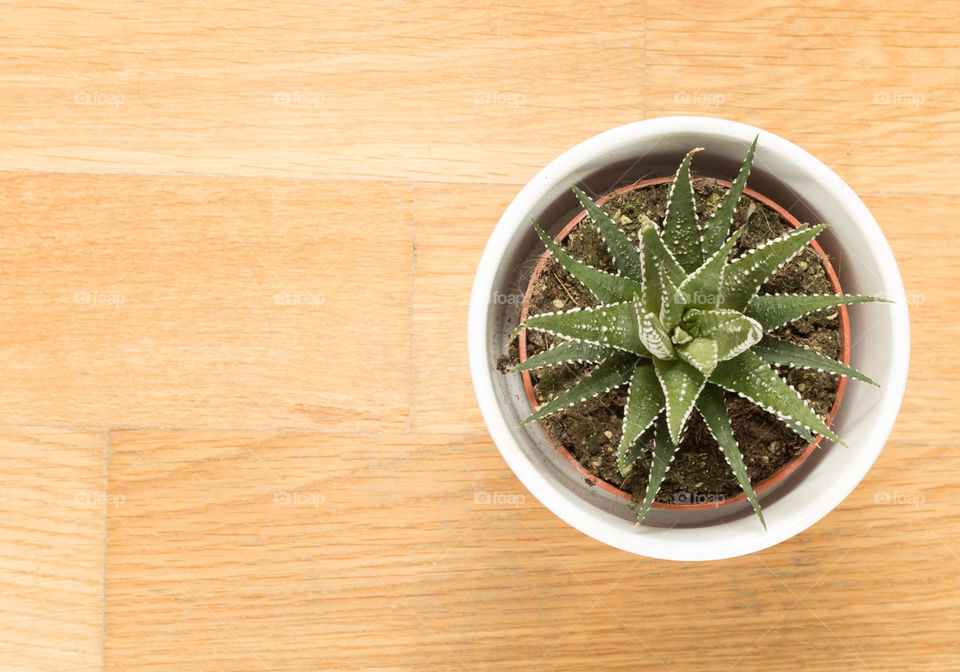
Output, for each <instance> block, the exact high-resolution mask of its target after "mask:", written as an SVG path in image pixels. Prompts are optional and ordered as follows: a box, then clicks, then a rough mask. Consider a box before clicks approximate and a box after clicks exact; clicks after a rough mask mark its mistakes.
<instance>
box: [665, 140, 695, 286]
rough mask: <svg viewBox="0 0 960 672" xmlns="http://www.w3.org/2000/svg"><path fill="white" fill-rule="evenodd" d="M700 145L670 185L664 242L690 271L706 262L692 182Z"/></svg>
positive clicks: (687, 158) (681, 165) (685, 159)
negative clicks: (693, 163) (692, 173)
mask: <svg viewBox="0 0 960 672" xmlns="http://www.w3.org/2000/svg"><path fill="white" fill-rule="evenodd" d="M700 149H702V148H699V147H698V148H697V149H694V150H692V151H691V152H690V153H689V154H687V155H686V156H685V157H683V161H682V162H681V164H680V168H679V169H678V170H677V175H676V177H675V178H674V180H673V184H672V185H671V186H670V194H669V196H668V197H667V215H666V217H664V220H663V242H664V244H665V245H666V246H667V248H668V249H669V250H670V251H671V252H673V256H674V257H676V259H677V261H678V262H679V263H680V265H681V266H682V267H683V268H684V269H685V270H686V271H687V272H688V273H689V272H690V271H693V270H694V269H695V268H697V267H698V266H699V265H700V264H701V263H702V262H703V253H702V250H701V243H700V224H699V223H698V222H697V210H696V206H695V204H694V201H693V185H692V184H691V183H690V161H691V159H693V155H694V153H695V152H698V151H700Z"/></svg>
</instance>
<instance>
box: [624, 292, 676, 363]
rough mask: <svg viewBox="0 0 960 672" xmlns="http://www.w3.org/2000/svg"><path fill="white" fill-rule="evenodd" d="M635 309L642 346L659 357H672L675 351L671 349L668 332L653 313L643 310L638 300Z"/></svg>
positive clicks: (674, 355)
mask: <svg viewBox="0 0 960 672" xmlns="http://www.w3.org/2000/svg"><path fill="white" fill-rule="evenodd" d="M634 303H635V305H636V309H637V325H638V327H639V331H638V333H639V334H640V340H641V341H642V342H643V345H644V347H646V349H647V350H649V351H650V354H651V355H653V356H654V357H658V358H660V359H674V358H675V357H676V356H677V353H676V352H674V350H673V344H672V343H671V342H670V334H668V333H667V330H666V329H664V328H663V325H662V324H660V320H659V319H657V317H656V316H655V315H651V314H650V313H647V312H645V311H644V310H643V306H641V305H640V300H639V299H637V300H636V301H635V302H634Z"/></svg>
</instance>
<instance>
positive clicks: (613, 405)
mask: <svg viewBox="0 0 960 672" xmlns="http://www.w3.org/2000/svg"><path fill="white" fill-rule="evenodd" d="M669 188H670V184H669V183H666V184H662V185H656V186H652V187H647V188H645V189H641V190H638V191H633V192H629V193H626V194H622V195H620V196H617V197H615V198H612V199H610V200H609V201H607V203H606V204H604V206H603V208H604V210H605V211H606V212H608V213H609V214H610V215H611V216H612V217H613V218H614V220H615V221H616V222H618V223H619V224H620V226H621V228H622V229H623V230H624V231H625V232H626V233H627V234H628V235H629V236H630V237H631V238H632V239H634V240H636V239H637V233H638V231H639V229H640V218H639V214H640V213H643V214H645V215H646V216H647V217H649V218H650V219H652V220H653V221H655V222H662V221H663V217H664V214H665V212H664V211H665V207H666V200H667V192H668V190H669ZM694 190H695V192H696V202H697V214H698V216H699V217H700V221H701V222H703V221H706V220H708V219H709V217H710V216H711V215H712V214H713V212H714V211H715V210H716V208H717V206H718V205H719V203H720V200H721V198H722V197H723V194H724V193H725V190H726V189H725V187H723V186H722V185H718V184H716V183H715V182H713V181H712V180H710V179H707V178H695V179H694ZM739 227H744V233H743V235H742V236H741V237H740V240H739V241H738V244H737V246H736V247H735V248H734V250H733V252H732V254H731V258H733V257H737V256H740V255H741V254H743V253H744V252H746V251H748V250H750V249H753V248H755V247H757V246H758V245H759V244H761V243H763V242H764V241H767V240H769V239H771V238H775V237H776V236H778V235H780V234H782V233H784V232H786V231H790V230H792V228H793V227H792V226H791V225H790V223H789V222H787V221H785V220H783V219H782V218H781V217H780V216H779V214H777V212H776V211H775V210H773V209H771V208H769V207H768V206H766V205H764V204H763V203H761V202H759V201H757V200H755V199H752V198H750V197H748V196H743V197H742V198H741V199H740V203H739V205H738V207H737V211H736V215H735V218H734V227H733V228H734V229H736V228H739ZM562 247H563V248H565V249H566V250H567V251H568V252H569V253H570V254H571V255H572V256H573V257H574V258H576V259H581V260H583V261H586V262H587V263H589V264H591V265H593V266H596V267H597V268H601V269H604V270H608V271H613V270H614V266H613V260H612V259H611V258H610V254H609V252H608V251H607V248H606V245H605V244H604V243H603V240H602V239H601V238H600V235H599V233H598V232H597V229H596V227H595V226H594V225H593V223H592V222H591V221H590V220H589V218H587V219H584V220H583V221H582V222H581V223H580V225H579V226H577V227H576V228H575V229H574V230H573V231H572V232H571V233H570V235H569V236H567V238H566V239H565V240H564V241H563V243H562ZM776 292H779V293H789V294H801V293H805V294H832V293H833V292H834V290H833V286H832V285H831V284H830V280H829V278H828V277H827V274H826V271H825V269H824V266H823V263H822V260H821V258H820V256H819V255H818V254H817V253H816V252H815V251H814V250H813V249H812V248H811V247H809V246H807V247H806V248H804V250H802V251H801V252H800V253H799V254H798V255H797V256H796V257H794V258H793V260H791V261H790V262H789V263H787V264H786V265H785V266H784V267H783V268H781V269H780V270H779V271H778V272H777V273H776V274H775V275H773V276H772V277H771V278H770V279H769V280H768V281H767V282H766V283H765V284H764V285H763V287H762V289H761V293H776ZM596 303H597V302H596V299H595V298H594V297H593V295H592V294H591V293H590V292H589V290H587V289H586V288H584V287H583V286H582V285H581V284H580V283H579V282H577V281H576V280H574V279H573V277H572V276H570V274H569V273H568V272H567V271H566V270H565V269H564V268H563V267H561V266H560V265H559V264H558V263H557V262H556V261H555V260H554V259H553V258H552V257H550V258H549V259H548V261H547V263H546V264H545V266H544V270H543V273H542V274H541V275H540V277H539V278H538V280H537V282H536V284H535V286H534V289H533V293H532V298H531V302H530V311H529V312H530V315H536V314H538V313H544V312H554V311H558V310H568V309H570V308H575V307H578V306H579V307H581V308H585V307H588V306H593V305H596ZM518 310H519V307H518ZM772 333H773V335H774V336H777V337H779V338H782V339H785V340H788V341H792V342H794V343H798V344H801V345H804V346H806V347H808V348H810V349H813V350H816V351H817V352H820V353H822V354H824V355H826V356H828V357H832V358H837V357H839V356H840V350H841V343H840V320H839V319H838V313H837V309H836V308H827V309H824V310H821V311H817V312H816V313H812V314H810V315H808V316H806V317H803V318H801V319H799V320H797V321H796V322H793V323H791V324H789V325H785V326H784V327H781V328H779V329H777V330H776V331H774V332H772ZM562 340H563V339H559V338H557V337H555V336H551V335H549V334H545V333H542V332H537V331H533V330H528V331H527V354H528V356H532V355H535V354H536V353H538V352H541V351H543V350H545V349H547V348H550V347H553V346H554V345H556V344H557V343H559V342H561V341H562ZM519 361H520V360H519V351H518V345H517V339H514V340H513V341H512V342H511V343H510V344H509V351H508V354H506V355H504V356H503V357H502V358H501V360H500V363H499V364H500V369H501V370H502V371H507V370H508V369H509V367H511V366H514V365H516V364H517V363H518V362H519ZM592 368H593V365H590V364H563V365H560V366H554V367H549V368H544V369H539V370H537V371H533V372H531V376H532V380H533V384H534V392H535V394H536V397H537V400H538V401H539V403H541V404H542V403H544V402H546V401H548V400H549V399H551V398H553V397H555V396H556V395H557V394H559V393H560V392H563V391H564V390H566V389H568V388H569V387H571V386H572V385H573V384H574V383H576V382H577V381H578V380H580V379H581V378H582V377H583V376H585V375H586V374H587V373H589V372H590V370H591V369H592ZM779 371H780V374H781V375H782V376H784V377H785V378H786V379H787V381H788V382H789V383H790V384H791V385H793V387H794V388H795V389H796V390H797V391H798V392H800V394H802V395H803V396H804V398H805V399H806V400H807V403H808V404H810V406H811V408H813V410H814V411H815V412H816V413H818V414H819V415H820V417H821V418H824V419H825V418H826V416H827V414H828V413H829V412H830V409H831V408H832V407H833V403H834V401H835V400H836V396H837V386H838V384H839V381H840V378H839V376H834V375H831V374H827V373H821V372H819V371H811V370H806V369H787V368H785V367H781V368H780V369H779ZM626 389H627V388H626V386H623V387H620V388H617V389H614V390H611V391H609V392H607V393H605V394H602V395H599V396H597V397H594V398H593V399H590V400H588V401H585V402H583V403H580V404H577V405H575V406H573V407H571V408H569V409H567V410H564V411H560V412H558V413H555V414H553V415H551V416H548V417H546V418H543V419H542V420H540V423H541V425H542V426H543V428H544V429H545V430H546V431H547V433H548V434H550V435H551V436H552V437H553V438H554V439H555V440H557V441H558V442H559V443H560V444H562V445H563V446H564V447H566V449H567V450H568V451H569V452H570V454H571V455H573V456H575V457H576V459H577V460H578V461H579V462H580V464H582V465H583V466H584V467H585V468H586V469H588V470H589V471H590V472H591V473H593V474H595V475H597V476H599V477H600V478H602V479H603V480H605V481H607V482H608V483H610V484H612V485H614V486H616V487H618V488H620V489H621V490H624V491H626V492H628V493H630V494H631V495H632V496H633V499H634V501H640V500H642V499H643V495H644V493H645V492H646V487H647V474H648V473H649V471H650V461H651V453H650V451H649V450H645V451H643V452H642V453H641V456H640V458H638V460H637V462H636V464H635V466H634V468H633V469H631V470H630V472H629V473H628V474H627V476H626V478H624V477H623V476H622V475H621V474H620V471H619V469H618V468H617V446H618V445H619V443H620V427H621V423H622V420H623V407H624V404H625V403H626V394H627V393H626ZM726 404H727V410H728V412H729V414H730V420H731V423H732V426H733V432H734V435H735V436H736V437H737V442H738V443H739V445H740V450H741V452H742V453H743V459H744V463H745V464H746V467H747V471H748V473H749V475H750V480H751V481H752V482H753V483H754V484H757V483H759V482H760V481H762V480H763V479H765V478H767V477H768V476H770V475H771V474H773V473H774V472H775V471H776V470H777V469H778V468H779V467H781V466H783V465H784V464H786V463H787V462H789V461H790V460H792V459H793V458H794V457H796V456H797V455H799V454H800V453H802V452H803V450H804V449H805V447H806V446H807V443H806V441H804V440H803V439H802V438H800V437H799V436H797V435H796V434H794V433H793V432H792V431H791V430H789V429H787V427H785V426H784V425H783V424H782V423H781V422H780V421H779V420H777V418H775V417H774V416H773V415H771V414H769V413H767V412H766V411H764V410H763V409H761V408H760V407H758V406H756V405H754V404H753V403H751V402H749V401H747V400H745V399H743V398H741V397H739V396H737V395H735V394H732V393H728V394H727V398H726ZM740 493H741V489H740V486H739V484H738V483H737V479H736V477H735V476H734V475H733V473H732V472H731V470H730V467H729V466H728V465H727V463H726V462H725V461H724V459H723V455H722V454H721V452H720V449H719V446H718V445H717V442H716V441H715V440H714V439H713V437H712V436H711V435H710V433H709V431H708V430H707V428H706V425H705V424H704V422H703V420H702V419H701V418H700V416H699V414H698V413H697V412H696V411H694V412H693V414H692V415H691V417H690V420H689V421H688V429H687V432H686V435H685V436H684V438H683V439H682V441H681V443H680V448H679V451H678V453H677V457H676V459H675V460H674V462H673V464H672V465H671V466H670V470H669V471H668V472H667V476H666V479H665V480H664V482H663V485H662V486H661V488H660V492H659V494H658V495H657V501H659V502H668V503H677V504H692V503H703V502H711V501H716V500H718V499H723V498H727V497H734V496H736V495H739V494H740Z"/></svg>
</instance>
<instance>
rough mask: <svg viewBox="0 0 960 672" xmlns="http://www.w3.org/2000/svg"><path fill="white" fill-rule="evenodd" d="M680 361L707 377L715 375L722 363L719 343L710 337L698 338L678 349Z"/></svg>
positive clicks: (679, 346)
mask: <svg viewBox="0 0 960 672" xmlns="http://www.w3.org/2000/svg"><path fill="white" fill-rule="evenodd" d="M676 350H677V354H678V355H680V359H682V360H683V361H685V362H687V363H688V364H690V365H691V366H693V367H694V368H695V369H697V371H699V372H700V373H702V374H703V375H705V376H709V375H710V374H711V373H713V370H714V369H716V368H717V364H719V363H720V355H719V349H718V347H717V342H716V341H715V340H714V339H712V338H710V337H709V336H698V337H697V338H694V339H693V340H692V341H690V342H689V343H684V344H683V345H678V346H677V347H676Z"/></svg>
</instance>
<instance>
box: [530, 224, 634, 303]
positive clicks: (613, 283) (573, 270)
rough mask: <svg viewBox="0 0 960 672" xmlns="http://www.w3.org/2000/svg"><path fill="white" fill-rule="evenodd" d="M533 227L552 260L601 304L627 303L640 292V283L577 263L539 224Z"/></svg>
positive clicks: (580, 262)
mask: <svg viewBox="0 0 960 672" xmlns="http://www.w3.org/2000/svg"><path fill="white" fill-rule="evenodd" d="M533 227H534V228H535V229H536V231H537V235H538V236H540V240H542V241H543V244H544V245H546V247H547V249H548V250H550V254H552V255H553V258H554V259H556V260H557V262H558V263H559V264H560V265H561V266H563V267H564V268H565V269H567V270H568V271H569V272H570V275H572V276H573V277H574V278H576V279H577V280H578V281H579V282H580V283H581V284H583V286H584V287H586V288H587V289H589V290H590V291H591V292H593V294H594V295H595V296H596V297H597V298H598V299H599V300H600V301H601V302H603V303H611V302H614V301H627V300H629V299H632V298H633V295H634V294H639V293H640V292H641V291H642V287H641V285H640V283H639V282H637V281H636V280H631V279H630V278H626V277H624V276H622V275H613V274H612V273H607V272H606V271H601V270H599V269H597V268H594V267H593V266H590V265H588V264H585V263H583V262H582V261H577V260H576V259H574V258H573V257H571V256H570V255H569V254H567V253H566V252H565V251H564V250H563V248H561V247H560V246H559V245H557V244H556V243H555V242H553V239H552V238H550V236H548V235H547V234H546V233H544V231H543V229H541V228H540V225H539V224H537V223H536V222H534V223H533Z"/></svg>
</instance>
